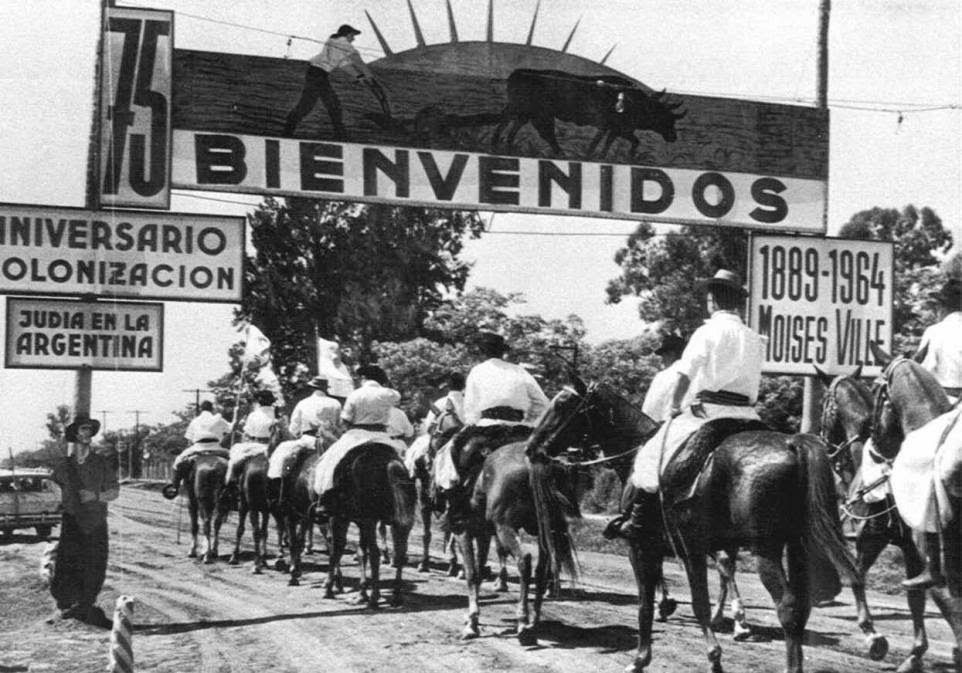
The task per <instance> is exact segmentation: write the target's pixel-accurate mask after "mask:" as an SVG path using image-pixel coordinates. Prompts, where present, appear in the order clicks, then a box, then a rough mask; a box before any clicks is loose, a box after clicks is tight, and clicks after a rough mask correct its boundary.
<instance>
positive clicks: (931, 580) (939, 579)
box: [902, 569, 946, 589]
mask: <svg viewBox="0 0 962 673" xmlns="http://www.w3.org/2000/svg"><path fill="white" fill-rule="evenodd" d="M945 584H946V581H945V576H944V575H943V574H942V573H940V572H938V571H935V572H932V571H931V570H928V569H925V570H923V571H922V572H921V573H919V574H918V575H916V576H915V577H910V578H908V579H907V580H902V587H903V588H905V589H932V588H933V587H942V586H945Z"/></svg>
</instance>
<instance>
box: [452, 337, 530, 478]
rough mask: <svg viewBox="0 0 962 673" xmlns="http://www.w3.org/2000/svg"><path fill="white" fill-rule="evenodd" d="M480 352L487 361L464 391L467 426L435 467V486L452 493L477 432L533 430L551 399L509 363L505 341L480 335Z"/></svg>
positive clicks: (477, 367)
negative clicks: (461, 462)
mask: <svg viewBox="0 0 962 673" xmlns="http://www.w3.org/2000/svg"><path fill="white" fill-rule="evenodd" d="M478 348H479V349H480V351H481V354H482V355H483V356H484V357H485V358H486V359H485V360H484V362H481V363H480V364H477V365H475V366H474V367H473V368H472V369H471V371H470V372H468V377H467V380H466V381H465V387H464V421H465V423H466V426H465V427H464V428H463V429H462V430H461V431H460V432H459V433H458V434H457V435H455V437H454V439H452V440H451V441H450V442H448V443H447V444H445V446H444V447H442V449H441V450H440V451H438V455H437V459H436V461H435V465H434V477H435V482H436V483H437V485H438V487H439V488H441V489H451V488H453V487H454V486H455V485H456V484H457V483H458V481H459V479H460V476H459V472H458V467H457V466H458V463H459V460H460V456H459V455H458V454H459V448H460V447H461V446H463V445H464V444H466V443H467V441H468V439H469V438H470V437H471V436H473V435H475V434H478V431H477V428H484V427H489V426H510V425H517V426H525V427H527V428H531V427H534V426H535V425H536V424H537V422H538V419H539V418H541V414H542V413H544V411H545V409H547V408H548V398H547V396H545V394H544V391H542V390H541V386H540V385H538V382H537V381H535V379H534V377H533V376H532V375H531V374H530V373H529V372H528V371H527V370H526V369H525V368H524V367H522V366H521V365H517V364H514V363H512V362H506V361H505V360H504V359H502V358H503V356H504V354H505V353H506V352H507V351H508V350H509V349H508V344H507V343H506V342H505V340H504V337H502V336H501V335H500V334H495V333H494V332H481V334H480V335H479V336H478Z"/></svg>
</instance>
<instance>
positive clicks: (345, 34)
mask: <svg viewBox="0 0 962 673" xmlns="http://www.w3.org/2000/svg"><path fill="white" fill-rule="evenodd" d="M360 34H361V31H359V30H358V29H357V28H354V27H352V26H349V25H347V24H344V25H342V26H341V27H340V28H338V29H337V32H336V33H334V34H333V35H331V36H330V37H329V38H328V39H327V41H326V42H325V43H324V47H323V49H321V51H320V52H318V53H317V54H316V55H315V56H314V57H313V58H311V60H310V61H308V64H307V73H306V74H305V76H304V90H303V91H302V92H301V98H300V100H298V101H297V104H296V105H295V106H294V108H293V109H292V110H291V111H290V112H289V113H288V115H287V120H286V122H285V124H284V135H285V136H292V135H293V134H294V130H295V129H296V128H297V125H298V124H299V123H300V121H301V120H302V119H303V118H304V117H305V116H306V115H307V114H308V113H309V112H310V111H311V110H313V109H314V106H315V105H316V104H317V101H318V99H320V100H322V101H323V102H324V106H325V107H326V108H327V114H328V115H329V116H330V117H331V124H332V125H333V126H334V134H335V137H336V138H337V139H339V140H346V139H347V131H346V129H345V128H344V119H343V115H342V113H341V101H340V99H339V98H338V97H337V94H336V93H335V92H334V88H333V87H332V86H331V80H330V73H332V72H333V71H335V70H338V69H340V70H344V71H345V72H347V73H348V74H349V75H352V76H353V77H354V78H355V79H356V80H357V81H358V82H361V83H363V84H365V85H367V87H368V88H369V89H370V91H371V94H372V95H373V96H374V97H375V98H376V99H377V101H378V103H379V104H380V105H381V110H382V111H383V112H384V114H385V115H386V116H387V117H388V118H390V117H391V109H390V106H389V105H388V101H387V96H385V94H384V90H383V89H382V88H381V85H380V84H379V83H378V81H377V80H376V79H375V78H374V73H372V72H371V69H370V68H369V67H367V64H365V63H364V61H363V59H361V55H360V54H359V53H358V52H357V49H355V48H354V45H353V44H352V43H353V42H354V38H355V37H356V36H358V35H360Z"/></svg>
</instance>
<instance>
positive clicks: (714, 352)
mask: <svg viewBox="0 0 962 673" xmlns="http://www.w3.org/2000/svg"><path fill="white" fill-rule="evenodd" d="M700 284H701V285H703V286H704V287H705V289H706V294H707V298H706V307H707V310H708V313H709V315H710V316H711V317H710V318H709V319H708V320H706V321H705V324H703V325H702V326H701V327H699V328H698V329H697V330H695V332H694V333H693V334H692V335H691V340H690V341H689V342H688V345H687V346H686V347H685V350H684V352H683V353H682V356H681V359H680V360H679V361H678V363H677V364H678V372H677V376H676V378H675V385H674V387H673V390H672V393H671V398H670V399H671V407H670V409H669V412H668V415H669V420H668V421H667V422H665V423H664V424H663V425H662V426H661V428H659V430H658V432H657V433H655V435H654V436H653V437H652V438H651V439H649V440H648V441H647V442H646V443H645V445H644V446H643V447H642V448H641V450H640V451H639V452H638V455H637V456H636V457H635V464H634V467H633V470H632V474H631V477H630V479H629V480H630V482H631V484H632V486H634V487H635V488H636V489H637V495H636V497H635V498H634V500H633V506H632V507H630V508H629V510H626V511H625V512H624V513H623V515H622V517H620V518H619V519H615V520H614V521H612V522H611V523H610V524H609V525H608V528H607V529H606V531H605V532H606V536H611V535H617V536H621V537H627V536H630V535H634V534H636V533H637V532H639V531H641V530H643V528H644V526H645V519H646V518H648V517H651V516H652V513H653V511H656V510H655V509H654V508H655V507H657V503H658V499H657V497H656V494H657V493H658V490H659V488H660V484H659V482H660V479H661V471H662V468H663V467H664V466H665V465H667V464H668V462H669V461H670V460H671V458H672V457H673V456H674V455H675V453H676V452H677V451H678V449H680V448H681V447H682V445H683V444H684V443H685V441H686V440H687V439H688V438H689V437H691V435H693V434H694V433H695V432H696V431H697V430H698V429H699V428H700V427H701V426H702V425H704V424H705V423H707V422H708V421H710V420H715V419H719V418H740V419H745V420H756V421H757V420H760V419H759V416H758V413H757V412H756V411H755V403H756V402H757V400H758V389H759V387H760V385H761V378H762V371H761V365H762V361H763V360H764V356H765V340H764V338H763V337H762V336H760V335H759V334H757V333H756V332H755V331H753V330H752V329H751V328H749V327H748V326H747V325H745V323H744V322H742V319H741V316H740V313H739V312H740V310H741V308H742V307H743V306H744V303H745V297H746V296H747V294H748V293H747V292H746V290H745V289H744V288H743V287H742V285H741V279H740V278H739V276H738V274H736V273H734V272H732V271H728V270H725V269H721V270H719V271H718V272H716V273H715V275H714V276H713V277H712V278H709V279H707V280H705V281H702V282H701V283H700ZM689 391H694V392H695V394H694V402H693V403H691V404H689V405H687V406H686V407H685V408H683V407H682V403H683V401H684V400H685V399H686V396H687V395H688V393H689ZM626 520H627V521H626Z"/></svg>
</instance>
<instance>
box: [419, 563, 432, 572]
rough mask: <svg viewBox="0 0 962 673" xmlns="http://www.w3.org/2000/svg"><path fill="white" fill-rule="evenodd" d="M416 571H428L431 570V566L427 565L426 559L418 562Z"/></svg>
mask: <svg viewBox="0 0 962 673" xmlns="http://www.w3.org/2000/svg"><path fill="white" fill-rule="evenodd" d="M418 572H419V573H429V572H431V566H429V565H428V562H427V561H421V562H420V563H419V564H418Z"/></svg>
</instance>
